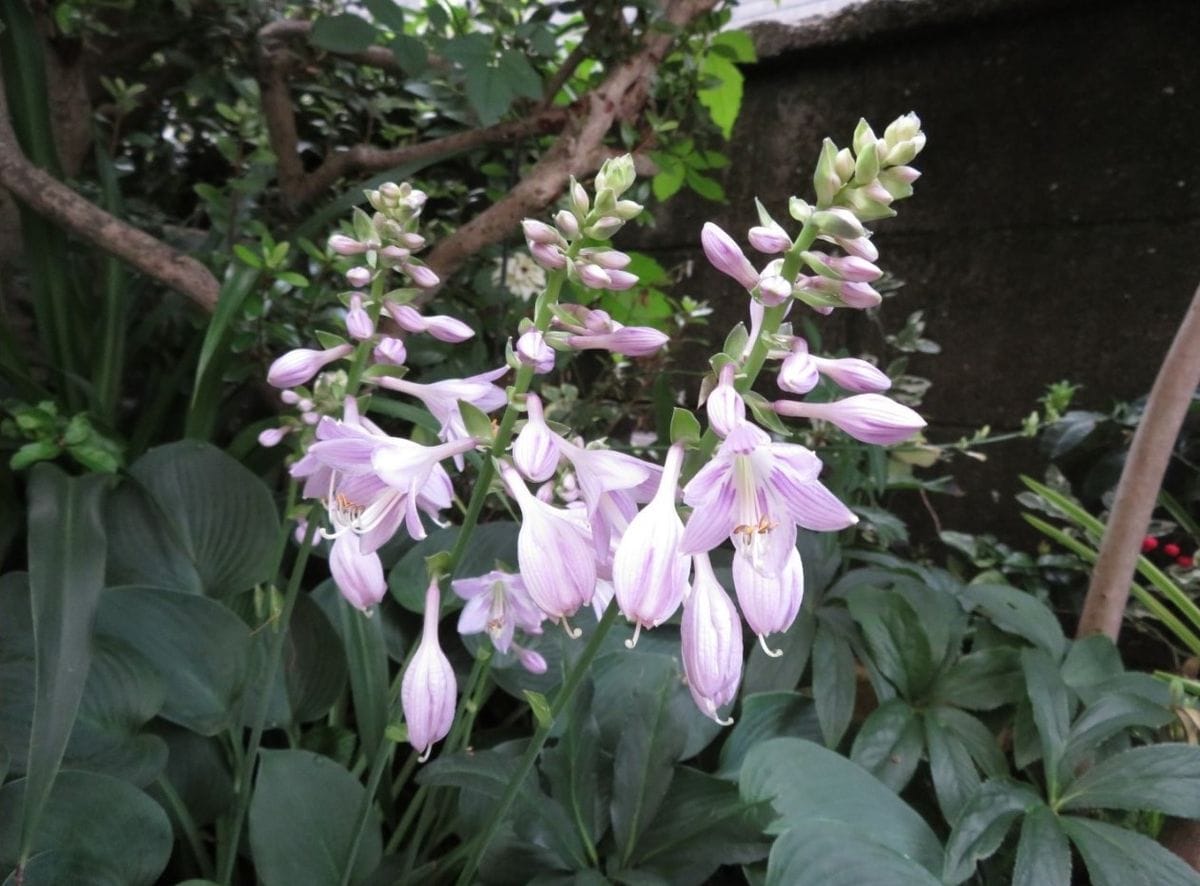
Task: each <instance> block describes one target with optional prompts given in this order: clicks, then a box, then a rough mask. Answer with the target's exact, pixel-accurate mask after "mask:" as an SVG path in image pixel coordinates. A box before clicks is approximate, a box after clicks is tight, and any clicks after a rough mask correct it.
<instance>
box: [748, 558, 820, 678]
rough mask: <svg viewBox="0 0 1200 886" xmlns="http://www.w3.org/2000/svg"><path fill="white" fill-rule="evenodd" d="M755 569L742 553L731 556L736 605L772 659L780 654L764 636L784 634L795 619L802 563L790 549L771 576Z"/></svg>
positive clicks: (800, 598)
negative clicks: (781, 564) (778, 568)
mask: <svg viewBox="0 0 1200 886" xmlns="http://www.w3.org/2000/svg"><path fill="white" fill-rule="evenodd" d="M761 568H762V567H760V568H755V564H754V563H753V562H752V561H751V559H750V558H749V557H747V556H746V555H744V554H743V553H742V552H741V551H736V552H735V553H734V555H733V586H734V588H735V589H736V591H737V598H738V605H739V606H741V609H742V615H743V616H744V617H745V619H746V624H748V625H750V630H752V631H754V633H756V634H758V640H759V643H761V644H762V649H763V652H765V653H767V655H769V656H771V657H772V658H776V657H778V656H780V655H782V654H783V653H782V652H780V651H773V650H771V649H770V648H769V647H768V646H767V634H777V633H780V632H782V631H786V630H787V629H788V628H790V627H791V626H792V622H794V621H795V620H796V614H797V613H798V612H799V611H800V604H801V602H803V600H804V564H803V563H802V562H801V560H800V552H799V551H797V550H796V549H795V548H792V549H791V551H790V552H789V553H788V555H787V562H786V563H785V565H784V567H783V570H782V571H781V572H779V573H778V574H775V575H771V574H767V573H766V572H764V571H760V569H761Z"/></svg>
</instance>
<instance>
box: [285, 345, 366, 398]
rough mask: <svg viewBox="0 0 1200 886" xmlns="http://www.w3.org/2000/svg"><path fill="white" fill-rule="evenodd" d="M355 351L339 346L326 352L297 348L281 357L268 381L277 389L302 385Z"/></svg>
mask: <svg viewBox="0 0 1200 886" xmlns="http://www.w3.org/2000/svg"><path fill="white" fill-rule="evenodd" d="M352 350H354V346H353V345H338V346H337V347H333V348H329V349H328V350H324V351H317V350H313V349H312V348H296V349H295V350H292V351H288V352H287V353H286V354H284V355H283V356H282V357H279V358H278V359H277V360H276V361H275V362H274V363H272V364H271V368H270V369H269V370H267V381H268V382H269V383H270V384H271V385H272V386H273V387H276V388H294V387H295V386H296V385H302V384H304V383H305V382H307V381H308V380H309V379H311V378H312V377H313V376H314V375H316V374H317V373H318V372H320V371H321V369H322V368H323V367H325V366H326V365H327V364H329V363H332V362H333V361H334V360H340V359H342V358H343V357H345V356H346V355H347V354H349V353H350V352H351V351H352Z"/></svg>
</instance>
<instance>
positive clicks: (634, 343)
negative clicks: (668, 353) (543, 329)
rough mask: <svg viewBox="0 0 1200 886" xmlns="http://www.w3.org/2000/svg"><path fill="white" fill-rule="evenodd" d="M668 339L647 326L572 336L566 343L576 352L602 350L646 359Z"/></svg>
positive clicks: (668, 339) (623, 327)
mask: <svg viewBox="0 0 1200 886" xmlns="http://www.w3.org/2000/svg"><path fill="white" fill-rule="evenodd" d="M668 341H670V338H669V337H668V336H667V335H666V333H663V332H659V331H658V330H657V329H653V328H651V327H649V326H622V327H620V328H619V329H616V330H614V331H612V332H605V333H597V334H594V335H572V336H569V337H568V339H567V342H568V343H569V344H570V346H571V347H573V348H575V349H576V350H587V349H589V348H602V349H604V350H609V351H612V352H613V353H614V354H624V355H625V356H626V357H648V356H650V355H651V354H653V353H656V352H657V351H658V350H659V349H660V348H662V346H663V345H665V344H666V343H667V342H668Z"/></svg>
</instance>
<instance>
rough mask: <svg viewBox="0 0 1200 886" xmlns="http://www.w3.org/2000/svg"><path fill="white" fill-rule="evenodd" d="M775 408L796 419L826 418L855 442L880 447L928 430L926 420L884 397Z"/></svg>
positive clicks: (793, 403) (789, 402)
mask: <svg viewBox="0 0 1200 886" xmlns="http://www.w3.org/2000/svg"><path fill="white" fill-rule="evenodd" d="M774 409H775V411H776V412H778V413H779V414H780V415H787V416H791V417H792V418H816V419H822V420H824V421H827V422H830V423H831V424H834V425H836V426H837V427H839V428H841V429H842V430H843V431H845V432H846V433H847V434H849V435H850V436H851V437H853V438H854V439H855V440H861V441H862V442H863V443H875V444H878V445H880V446H886V445H888V444H891V443H899V442H901V441H902V440H907V439H908V438H909V437H911V436H912V435H913V434H915V433H916V432H917V431H919V430H921V428H923V427H925V419H923V418H921V416H919V415H917V413H916V412H914V411H913V410H911V409H909V408H908V407H907V406H905V405H903V404H901V403H897V402H896V401H895V400H890V399H888V398H887V397H884V396H883V395H882V394H856V395H854V396H853V397H846V398H845V399H842V400H835V401H834V402H833V403H808V402H799V401H796V400H778V401H776V402H775V404H774Z"/></svg>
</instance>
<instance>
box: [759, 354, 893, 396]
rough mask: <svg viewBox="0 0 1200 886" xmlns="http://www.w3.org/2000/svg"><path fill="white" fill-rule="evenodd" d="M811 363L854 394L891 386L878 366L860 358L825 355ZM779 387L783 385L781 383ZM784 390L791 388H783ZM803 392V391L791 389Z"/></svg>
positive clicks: (883, 389) (890, 381) (889, 380)
mask: <svg viewBox="0 0 1200 886" xmlns="http://www.w3.org/2000/svg"><path fill="white" fill-rule="evenodd" d="M812 361H813V363H814V364H815V366H816V369H817V371H819V372H820V373H821V374H822V375H824V376H825V377H826V378H828V379H830V380H831V381H832V382H833V383H834V384H836V385H838V387H841V388H844V389H845V390H847V391H850V392H851V393H855V394H876V393H879V392H880V391H886V390H887V389H888V388H890V387H891V386H892V380H891V379H890V378H888V377H887V375H886V374H885V373H884V372H882V371H881V370H880V369H879V367H877V366H874V365H872V364H871V363H868V362H867V361H866V360H860V359H858V358H857V357H843V358H841V359H837V360H830V359H828V358H825V357H813V358H812ZM780 387H783V385H782V384H781V385H780ZM784 390H791V389H790V388H785V389H784ZM793 393H797V394H803V393H805V392H804V391H793Z"/></svg>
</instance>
